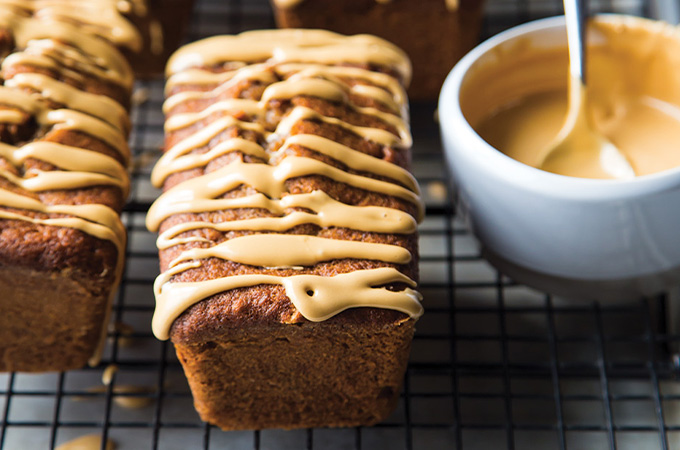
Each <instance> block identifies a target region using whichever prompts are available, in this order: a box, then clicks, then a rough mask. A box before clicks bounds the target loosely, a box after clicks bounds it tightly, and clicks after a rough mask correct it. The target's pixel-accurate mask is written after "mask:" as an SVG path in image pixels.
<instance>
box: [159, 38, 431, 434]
mask: <svg viewBox="0 0 680 450" xmlns="http://www.w3.org/2000/svg"><path fill="white" fill-rule="evenodd" d="M168 74H169V75H170V78H169V80H168V86H167V92H168V99H167V100H166V102H165V105H164V109H165V112H166V115H167V119H166V124H165V130H166V145H165V147H166V148H165V154H164V156H163V157H162V158H161V160H160V161H159V163H158V164H157V165H156V167H155V168H154V171H153V173H152V182H153V183H154V184H155V185H156V186H159V187H160V186H162V187H163V189H164V193H163V194H162V195H161V197H160V198H159V199H158V200H157V201H156V202H155V203H154V205H153V206H152V207H151V209H150V210H149V213H148V215H147V226H148V228H149V229H150V230H153V231H157V230H158V231H160V233H161V234H160V236H159V239H158V246H159V248H160V263H161V271H162V273H161V275H160V276H159V277H158V279H157V280H156V283H155V293H156V311H155V313H154V318H153V329H154V333H155V334H156V336H157V337H159V338H160V339H167V338H170V339H172V342H173V343H174V345H175V349H176V351H177V356H178V358H179V360H180V362H181V363H182V366H183V368H184V372H185V374H186V376H187V379H188V381H189V385H190V387H191V391H192V393H193V396H194V404H195V406H196V409H197V410H198V412H199V413H200V416H201V418H202V419H203V420H205V421H208V422H210V423H212V424H215V425H217V426H219V427H221V428H223V429H228V430H234V429H260V428H272V427H276V428H299V427H326V426H357V425H370V424H374V423H376V422H378V421H380V420H383V419H384V418H385V417H387V415H389V413H390V412H391V411H392V410H393V408H394V406H395V404H396V402H397V400H398V397H399V392H400V387H401V384H402V380H403V375H404V371H405V368H406V364H407V360H408V355H409V349H410V344H411V339H412V336H413V332H414V325H415V322H416V320H417V318H418V317H419V316H420V314H421V313H422V307H421V305H420V295H419V294H418V293H417V292H416V291H415V290H414V288H415V285H416V282H417V280H418V244H417V234H416V223H417V220H419V219H421V218H422V215H423V205H422V202H421V200H420V198H419V189H418V185H417V182H416V181H415V179H414V178H413V176H412V175H410V173H409V172H408V167H409V164H410V146H411V136H410V133H409V127H408V123H407V117H408V113H407V109H408V102H407V99H406V95H405V92H404V89H403V87H402V86H403V85H405V84H407V83H408V80H409V78H410V63H409V61H408V58H407V57H406V55H405V54H404V53H403V52H402V51H401V50H399V49H398V48H396V47H395V46H393V45H392V44H390V43H388V42H386V41H384V40H382V39H379V38H376V37H373V36H365V35H364V36H351V37H346V36H341V35H338V34H335V33H331V32H327V31H320V30H272V31H269V30H265V31H254V32H247V33H243V34H240V35H236V36H222V37H215V38H210V39H206V40H203V41H199V42H196V43H193V44H190V45H188V46H186V47H184V48H183V49H180V50H179V51H178V53H176V54H175V56H173V58H171V60H170V62H169V65H168Z"/></svg>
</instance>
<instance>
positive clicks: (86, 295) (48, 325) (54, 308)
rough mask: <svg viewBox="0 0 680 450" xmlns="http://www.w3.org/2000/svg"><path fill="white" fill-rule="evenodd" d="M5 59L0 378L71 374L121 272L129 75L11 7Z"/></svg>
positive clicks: (97, 45)
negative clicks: (25, 373)
mask: <svg viewBox="0 0 680 450" xmlns="http://www.w3.org/2000/svg"><path fill="white" fill-rule="evenodd" d="M15 3H16V2H15ZM22 5H23V3H22ZM0 48H1V49H2V52H1V54H2V55H3V58H2V74H1V75H2V80H3V83H2V84H3V85H2V86H0V141H1V142H0V292H2V295H0V371H31V372H37V371H49V370H67V369H75V368H79V367H82V366H83V365H85V364H86V362H87V361H88V359H90V358H91V357H93V355H94V354H95V353H96V350H97V348H98V344H99V343H100V342H101V337H102V335H103V333H104V332H105V330H106V327H105V325H106V318H107V317H108V312H109V305H110V300H111V299H112V296H113V292H114V290H115V288H116V284H117V281H118V280H119V279H120V276H121V271H122V267H123V255H124V249H125V229H124V227H123V225H122V223H121V220H120V218H119V212H120V210H121V209H122V207H123V202H124V200H125V198H126V196H127V191H128V189H129V180H128V174H127V171H126V166H127V163H128V160H129V157H130V152H129V149H128V147H127V142H126V138H127V134H128V132H129V128H130V123H129V118H128V113H127V110H126V108H125V106H124V105H127V104H128V103H129V98H130V92H131V89H132V83H133V78H132V71H131V70H130V67H129V65H128V63H127V61H126V60H125V59H124V57H123V56H122V55H121V54H120V53H119V52H118V51H117V50H116V48H115V47H114V46H113V45H111V44H110V43H108V42H106V41H105V40H103V39H100V38H98V37H95V36H92V35H90V34H88V33H83V32H82V31H81V30H80V29H79V28H78V27H76V26H74V25H73V24H71V23H67V22H63V23H62V22H51V23H49V26H46V24H45V22H44V21H43V20H42V19H40V18H38V17H35V16H32V15H29V14H26V13H25V11H24V9H23V8H18V7H14V6H12V5H9V6H8V5H6V2H0Z"/></svg>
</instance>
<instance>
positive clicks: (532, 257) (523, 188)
mask: <svg viewBox="0 0 680 450" xmlns="http://www.w3.org/2000/svg"><path fill="white" fill-rule="evenodd" d="M605 20H608V19H605ZM526 39H529V41H531V42H533V43H539V44H540V45H543V46H551V45H555V46H562V47H563V46H565V45H566V44H565V43H566V31H565V25H564V18H563V17H554V18H549V19H543V20H538V21H534V22H530V23H527V24H524V25H521V26H518V27H515V28H513V29H510V30H508V31H506V32H504V33H501V34H499V35H497V36H495V37H493V38H491V39H489V40H487V41H486V42H484V43H482V44H480V45H479V46H478V47H476V48H475V49H473V50H472V51H471V52H470V53H469V54H468V55H467V56H465V57H464V58H463V59H462V60H461V61H460V62H459V63H458V64H457V65H456V66H455V67H454V69H453V70H452V71H451V73H450V74H449V76H448V78H447V80H446V82H445V83H444V87H443V89H442V92H441V95H440V98H439V118H440V127H441V134H442V140H443V145H444V149H445V152H446V158H447V164H448V168H449V171H450V173H451V175H452V179H453V182H454V188H455V189H456V190H457V192H458V194H459V204H458V207H459V208H458V209H459V212H460V213H462V214H463V215H464V217H465V218H466V219H467V222H468V224H469V225H470V227H471V229H472V231H473V233H474V234H475V235H476V236H477V238H478V240H479V242H480V243H481V246H482V251H483V254H484V255H485V257H486V258H487V259H488V260H489V261H490V262H491V263H492V264H494V265H495V266H496V267H498V268H499V269H500V270H501V271H502V272H504V273H506V274H507V275H508V276H510V277H512V278H514V279H515V280H516V281H518V282H521V283H524V284H527V285H530V286H533V287H536V288H538V289H541V290H544V291H547V292H551V293H555V294H560V295H565V296H569V297H580V298H587V299H629V298H633V297H639V296H644V295H651V294H654V293H658V292H660V291H662V290H664V289H667V288H669V287H671V286H674V285H677V284H678V283H679V282H680V168H675V169H671V170H667V171H664V172H661V173H657V174H654V175H647V176H643V177H638V178H636V179H633V180H630V181H618V180H592V179H582V178H573V177H565V176H560V175H555V174H552V173H548V172H544V171H542V170H538V169H535V168H532V167H530V166H527V165H524V164H522V163H519V162H517V161H515V160H513V159H511V158H509V157H508V156H506V155H504V154H502V153H501V152H499V151H497V150H496V149H494V148H493V147H491V146H490V145H489V144H487V143H486V142H485V141H484V140H483V139H482V138H481V137H480V136H479V135H477V133H476V132H475V131H474V130H473V128H472V127H471V126H470V124H469V123H468V122H467V120H466V119H465V117H464V115H463V112H462V111H461V106H460V102H459V99H460V93H461V84H462V83H463V82H464V80H466V77H468V76H474V68H475V64H479V60H480V58H482V57H484V56H485V55H488V54H490V53H493V52H496V53H498V50H497V49H498V47H499V46H503V48H511V45H513V44H518V45H519V44H521V43H522V42H524V43H526ZM509 45H510V46H509ZM471 68H472V69H473V70H472V73H471ZM565 77H566V74H565Z"/></svg>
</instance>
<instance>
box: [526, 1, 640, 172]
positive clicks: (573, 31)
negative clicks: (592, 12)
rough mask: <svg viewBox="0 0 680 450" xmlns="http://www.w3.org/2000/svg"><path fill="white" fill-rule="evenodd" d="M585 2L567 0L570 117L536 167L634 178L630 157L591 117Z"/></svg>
mask: <svg viewBox="0 0 680 450" xmlns="http://www.w3.org/2000/svg"><path fill="white" fill-rule="evenodd" d="M585 3H586V0H564V15H565V17H566V20H567V43H568V46H569V75H570V76H569V102H568V109H567V117H566V120H565V121H564V124H563V125H562V128H561V129H560V131H559V133H558V134H557V137H556V138H555V139H554V140H553V141H552V143H551V144H550V145H549V146H548V147H547V149H545V150H544V152H543V154H542V157H541V158H540V159H539V164H538V165H537V167H538V168H539V169H543V170H546V171H548V172H554V173H559V174H562V175H570V176H575V177H583V178H618V179H630V178H634V177H635V170H633V167H632V166H631V164H630V162H629V161H628V159H627V158H626V157H625V156H624V155H623V154H622V153H621V151H620V150H619V149H618V148H617V147H616V146H615V145H614V144H612V143H611V142H610V141H609V140H608V139H607V138H606V137H605V136H603V135H602V134H601V133H599V132H597V131H596V130H595V128H594V127H593V126H592V124H591V123H590V120H589V118H588V112H587V105H588V95H587V93H586V84H585V83H586V80H585V75H586V70H585V68H586V14H585V12H586V8H585Z"/></svg>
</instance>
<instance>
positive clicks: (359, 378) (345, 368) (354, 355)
mask: <svg viewBox="0 0 680 450" xmlns="http://www.w3.org/2000/svg"><path fill="white" fill-rule="evenodd" d="M230 68H231V67H230V66H229V65H228V64H226V65H225V66H224V69H223V70H229V69H230ZM362 68H368V67H367V66H362ZM203 69H204V70H210V71H212V72H220V71H221V69H220V68H216V67H211V68H203ZM272 73H274V72H272ZM275 79H278V80H281V78H280V77H278V78H277V77H275ZM344 81H345V82H346V83H347V84H348V85H353V84H358V83H362V84H364V83H367V82H366V81H365V80H357V79H351V78H347V79H344ZM266 87H267V84H263V83H262V82H260V81H253V80H243V81H240V82H238V83H235V84H234V85H233V86H231V87H230V88H229V89H225V90H222V89H219V90H216V92H219V95H218V96H212V97H205V98H201V99H198V100H189V101H186V102H183V103H180V104H178V105H176V106H174V107H173V108H172V109H171V110H169V111H167V114H168V118H171V117H173V116H175V115H177V114H184V113H194V112H198V111H202V110H204V109H206V108H207V107H209V106H210V105H212V104H214V103H216V102H218V101H221V100H225V99H229V98H245V99H255V100H259V99H260V98H261V96H262V93H263V92H264V90H265V88H266ZM214 88H216V85H214V84H212V85H210V84H205V85H190V84H184V85H178V86H175V87H173V88H171V89H170V95H171V96H172V95H175V94H178V93H180V92H184V91H194V92H208V91H211V90H212V89H214ZM349 98H350V99H351V100H352V102H354V104H355V105H360V106H365V107H373V108H375V109H378V110H381V111H385V110H386V109H387V108H386V107H385V105H381V104H380V103H379V102H377V101H375V100H372V99H369V98H366V97H359V96H350V97H349ZM295 107H305V108H309V109H312V110H314V111H316V112H317V113H319V114H321V115H322V116H325V117H332V118H337V119H340V120H341V121H344V122H346V123H349V124H353V125H358V126H363V127H369V126H370V127H374V128H378V129H382V130H386V131H389V132H391V133H393V134H395V135H396V134H398V130H397V129H396V128H395V127H394V126H392V125H390V124H388V123H386V122H384V121H383V120H381V119H380V118H379V117H378V116H376V115H370V114H363V113H361V112H360V110H358V109H357V108H355V107H352V106H350V105H349V104H346V103H341V102H332V101H329V100H325V99H321V98H316V97H310V96H303V95H297V96H294V97H292V98H291V99H288V100H278V99H275V100H272V101H270V102H269V103H268V104H267V105H266V113H265V114H264V116H263V117H258V118H252V117H249V116H248V115H247V114H246V113H245V112H239V111H235V112H229V113H227V112H215V113H213V114H211V115H210V116H208V117H206V118H204V119H202V120H200V121H199V122H197V123H196V124H194V125H191V126H189V127H187V128H184V129H181V128H180V129H177V130H174V131H170V132H168V133H167V134H166V141H165V148H166V150H169V149H170V148H172V147H173V146H175V145H177V144H178V143H179V142H181V141H182V140H184V139H186V138H188V137H189V136H191V135H192V134H193V133H195V132H196V131H197V130H200V129H203V128H205V127H207V126H209V125H210V124H211V123H213V122H215V121H216V120H218V119H219V118H220V117H222V116H224V115H227V114H231V115H234V116H236V117H237V118H238V119H239V120H243V121H251V120H258V121H261V122H260V123H261V124H262V125H263V126H264V129H265V130H267V131H269V132H274V131H275V130H276V129H277V125H278V124H279V122H280V121H281V120H282V118H284V117H285V116H286V115H287V114H288V113H290V112H291V110H292V109H293V108H295ZM290 134H291V135H296V134H307V135H317V136H322V137H325V138H328V139H330V140H333V141H335V142H338V143H341V144H343V145H345V146H347V147H350V148H352V149H354V150H357V151H359V152H361V153H365V154H368V155H371V156H373V157H375V158H379V159H382V160H384V161H388V162H390V163H393V164H395V165H398V166H400V167H403V168H407V169H408V167H409V166H410V151H409V150H408V149H405V148H400V147H396V146H395V147H390V146H386V145H382V144H379V143H376V142H372V141H370V140H369V139H366V138H364V137H361V136H359V135H357V134H355V133H354V132H352V131H350V130H349V129H347V128H343V127H342V126H339V125H337V124H332V123H329V122H323V121H320V120H316V119H305V120H300V121H298V122H296V123H295V124H294V125H293V126H292V128H291V129H290ZM234 137H240V138H243V139H247V140H249V141H252V142H256V143H258V144H260V145H262V146H263V148H264V149H265V150H266V151H267V152H268V153H271V152H274V151H276V150H278V149H279V148H280V146H281V145H282V142H283V139H284V138H285V137H286V136H279V139H277V138H275V137H274V138H273V137H271V136H270V137H269V139H266V138H265V136H263V135H262V134H260V133H257V132H254V131H246V130H242V129H239V128H238V127H237V126H232V127H228V128H226V129H225V130H224V131H223V132H221V133H219V134H218V135H216V136H215V137H214V138H213V139H211V140H210V142H209V143H208V144H207V145H205V146H203V147H198V148H195V149H193V150H192V151H191V153H192V154H202V153H206V152H208V151H209V150H211V149H212V148H214V147H215V146H217V145H218V144H219V143H221V142H224V141H226V140H228V139H231V138H234ZM286 156H304V157H307V158H312V159H316V160H319V161H322V162H324V163H325V164H328V165H330V166H332V167H336V168H339V169H341V170H343V171H345V172H348V173H354V174H360V175H362V176H364V177H371V178H376V179H381V180H386V181H390V182H392V183H397V184H398V182H397V181H395V180H389V179H387V178H384V177H381V176H379V175H375V174H371V173H365V172H357V171H356V170H353V169H351V168H349V167H348V165H347V164H346V162H344V161H341V160H337V159H334V158H332V157H330V156H327V155H324V154H322V153H320V152H318V151H315V150H313V149H309V148H306V147H303V146H301V145H297V144H295V145H290V146H288V148H287V149H286V150H285V152H283V153H282V154H279V155H277V156H276V157H275V158H272V160H271V161H268V162H269V163H270V164H273V165H276V164H277V163H278V162H279V161H281V160H282V159H283V158H285V157H286ZM235 160H243V161H245V162H248V163H250V162H255V163H262V162H265V161H262V160H260V159H259V158H258V157H255V156H250V155H246V154H244V153H243V152H239V151H234V152H231V153H228V154H226V155H223V156H220V157H218V158H216V159H214V160H212V161H210V162H209V163H208V164H207V165H205V166H202V167H197V168H193V169H190V170H185V171H183V172H178V173H174V174H171V175H170V176H169V177H168V178H167V179H166V180H165V182H164V185H163V189H164V190H165V191H167V190H169V189H171V188H172V187H175V186H178V185H179V184H180V183H182V182H184V181H187V180H189V179H192V178H195V177H199V176H202V175H205V174H208V173H212V172H214V171H216V170H219V169H220V168H223V167H225V166H227V165H228V164H230V163H232V162H233V161H235ZM315 190H320V191H323V192H325V193H326V194H328V195H329V196H330V197H332V198H333V199H335V200H338V201H340V202H342V203H345V204H348V205H358V206H383V207H387V208H391V209H397V210H401V211H405V212H407V213H410V214H411V215H413V216H416V215H417V210H416V206H415V205H414V204H413V203H410V202H408V201H406V200H403V199H400V198H397V197H393V196H390V195H386V194H380V193H376V192H372V191H367V190H364V189H361V188H358V187H353V186H350V185H348V184H345V183H342V182H339V181H334V180H332V179H330V178H327V177H325V176H320V175H309V176H301V177H297V178H292V179H290V180H288V181H286V183H285V191H286V193H289V194H300V193H311V192H313V191H315ZM254 193H256V191H255V190H254V189H253V188H252V187H250V186H245V185H242V186H239V187H237V188H235V189H233V190H231V191H229V192H227V193H225V194H224V196H223V197H224V198H234V197H243V196H246V195H251V194H254ZM270 216H273V214H272V213H271V212H269V211H267V210H263V209H254V208H240V209H226V210H221V211H213V212H205V213H183V214H175V215H172V216H170V217H169V218H167V219H165V220H164V221H163V222H162V224H161V226H160V232H161V233H162V232H164V231H166V230H168V229H170V228H171V227H173V226H176V225H178V224H184V223H188V222H195V221H205V222H211V223H223V222H229V221H235V220H242V219H252V218H256V217H270ZM261 232H262V231H228V232H218V231H216V230H214V229H208V228H202V229H194V230H191V231H186V232H184V233H181V234H180V235H179V236H178V237H181V238H187V237H200V238H202V241H200V242H188V243H182V244H178V245H174V246H172V247H169V248H167V249H164V250H161V251H160V265H161V271H165V270H167V269H168V268H169V267H170V265H171V262H172V261H173V260H175V259H176V258H177V257H179V256H180V255H181V254H182V253H183V252H185V251H186V250H188V249H191V248H201V247H210V246H214V245H216V244H218V243H221V242H224V241H227V240H230V239H234V238H236V237H239V236H244V235H248V234H253V233H261ZM285 233H287V234H304V235H310V236H319V237H324V238H329V239H337V240H352V241H361V242H371V243H381V244H391V245H395V246H400V247H403V248H405V249H407V250H408V251H409V252H410V253H411V254H412V255H414V257H413V259H412V260H411V262H410V263H408V264H404V265H398V264H390V263H385V262H380V261H375V260H362V259H342V260H333V261H329V262H321V263H317V264H315V265H312V266H305V267H300V268H298V267H296V268H295V269H290V268H264V267H259V266H251V265H246V264H239V263H236V262H233V261H229V260H224V259H220V258H209V259H205V260H202V261H201V266H200V267H198V268H195V269H188V270H185V271H183V272H181V273H180V274H178V275H175V276H174V277H173V278H172V280H171V282H198V281H205V280H212V279H218V278H223V277H228V276H235V275H243V274H269V275H277V276H285V277H288V276H292V275H300V274H314V275H321V276H324V277H330V276H334V275H338V274H343V273H350V272H355V271H359V270H365V269H373V268H378V267H394V268H396V269H397V270H399V271H400V272H402V273H404V274H405V275H407V276H408V277H409V278H411V279H413V280H417V279H418V260H417V254H418V247H417V236H416V235H415V234H385V233H377V232H365V231H357V230H351V229H348V228H340V227H320V226H317V225H312V224H304V225H298V226H296V227H293V228H291V229H289V230H287V231H285ZM206 241H208V242H206ZM272 251H276V249H272ZM391 288H392V289H395V290H401V289H403V288H404V286H399V285H394V286H391ZM414 324H415V320H413V319H409V318H408V317H407V316H406V315H405V314H404V313H401V312H398V311H394V310H389V309H378V308H354V309H348V310H346V311H344V312H342V313H340V314H337V315H335V316H333V317H331V318H330V319H327V320H325V321H322V322H310V321H309V320H307V319H305V318H304V317H303V316H302V315H301V314H300V313H299V312H298V311H297V310H296V308H295V307H294V306H293V304H292V303H291V300H290V299H289V298H288V296H287V295H286V292H285V289H284V288H283V286H279V285H258V286H254V287H247V288H238V289H232V290H229V291H226V292H222V293H220V294H218V295H214V296H212V297H209V298H207V299H205V300H202V301H200V302H198V303H196V304H194V305H193V306H191V307H189V308H188V309H187V310H186V311H185V312H184V313H183V314H182V315H181V316H180V317H179V318H177V319H176V320H175V321H174V323H173V325H172V327H171V331H170V338H171V339H172V341H173V343H174V344H175V347H176V351H177V355H178V358H179V359H180V361H181V363H182V365H183V367H184V370H185V374H186V376H187V378H188V380H189V384H190V386H191V389H192V393H193V395H194V403H195V406H196V408H197V410H198V412H199V414H200V415H201V418H202V419H203V420H206V421H208V422H210V423H213V424H216V425H217V426H219V427H221V428H223V429H259V428H268V427H279V428H296V427H316V426H356V425H370V424H374V423H376V422H378V421H380V420H383V419H384V418H385V417H386V416H387V415H388V414H389V413H390V412H391V411H392V409H393V407H394V405H395V403H396V400H397V398H398V393H399V390H400V386H401V381H402V377H403V372H404V370H405V367H406V363H407V359H408V353H409V347H410V342H411V339H412V335H413V331H414ZM272 380H276V381H275V382H273V381H272Z"/></svg>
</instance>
